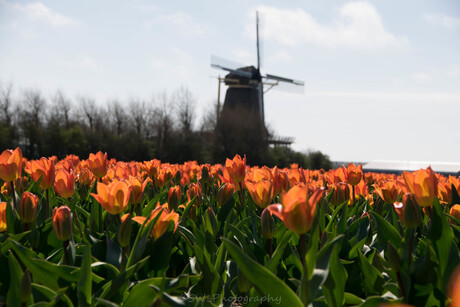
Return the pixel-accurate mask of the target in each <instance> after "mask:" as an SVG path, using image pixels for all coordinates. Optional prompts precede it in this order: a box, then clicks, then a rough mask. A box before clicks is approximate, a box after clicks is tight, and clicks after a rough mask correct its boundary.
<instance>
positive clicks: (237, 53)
mask: <svg viewBox="0 0 460 307" xmlns="http://www.w3.org/2000/svg"><path fill="white" fill-rule="evenodd" d="M232 53H233V56H234V57H235V58H236V60H237V61H239V62H245V63H246V62H249V61H250V60H252V54H251V52H249V51H248V50H247V49H242V48H234V49H232Z"/></svg>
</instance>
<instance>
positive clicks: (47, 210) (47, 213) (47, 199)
mask: <svg viewBox="0 0 460 307" xmlns="http://www.w3.org/2000/svg"><path fill="white" fill-rule="evenodd" d="M44 194H45V216H46V218H49V217H50V216H51V215H50V196H49V193H48V191H45V193H44Z"/></svg>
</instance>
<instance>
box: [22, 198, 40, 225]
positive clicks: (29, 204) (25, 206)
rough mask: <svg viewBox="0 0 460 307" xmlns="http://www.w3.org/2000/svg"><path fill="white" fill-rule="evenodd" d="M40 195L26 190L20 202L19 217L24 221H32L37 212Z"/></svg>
mask: <svg viewBox="0 0 460 307" xmlns="http://www.w3.org/2000/svg"><path fill="white" fill-rule="evenodd" d="M37 206H38V196H37V195H34V194H32V193H30V192H27V191H26V192H24V193H23V194H22V196H21V203H20V204H19V217H20V218H21V221H22V222H23V223H32V222H33V221H34V220H35V215H36V214H37Z"/></svg>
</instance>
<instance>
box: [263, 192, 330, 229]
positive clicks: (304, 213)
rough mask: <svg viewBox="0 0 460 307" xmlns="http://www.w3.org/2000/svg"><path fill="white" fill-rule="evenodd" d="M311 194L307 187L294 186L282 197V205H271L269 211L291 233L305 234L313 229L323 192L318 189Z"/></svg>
mask: <svg viewBox="0 0 460 307" xmlns="http://www.w3.org/2000/svg"><path fill="white" fill-rule="evenodd" d="M309 194H310V193H309V190H308V188H307V187H300V186H294V187H292V188H291V189H290V190H289V191H288V192H286V193H283V194H282V195H281V204H274V205H270V206H268V207H267V209H268V210H269V211H270V212H271V213H273V214H274V215H276V216H277V217H278V218H280V219H281V220H282V221H283V223H284V225H286V227H287V228H289V229H290V230H291V231H293V232H295V233H297V234H305V233H307V231H308V230H309V229H310V227H311V224H312V222H313V218H314V215H315V210H316V205H317V204H318V202H319V201H320V199H321V197H322V194H323V191H322V190H319V189H318V190H316V191H314V192H313V193H312V194H311V195H309Z"/></svg>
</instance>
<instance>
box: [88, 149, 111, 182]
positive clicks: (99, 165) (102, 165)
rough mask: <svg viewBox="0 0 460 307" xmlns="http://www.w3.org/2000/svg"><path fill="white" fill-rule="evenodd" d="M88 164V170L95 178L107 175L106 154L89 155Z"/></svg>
mask: <svg viewBox="0 0 460 307" xmlns="http://www.w3.org/2000/svg"><path fill="white" fill-rule="evenodd" d="M88 164H89V168H90V170H91V171H92V172H93V174H94V176H96V177H97V178H102V177H104V176H105V174H107V153H105V154H103V153H102V152H100V151H99V152H98V153H96V154H92V153H90V154H89V158H88Z"/></svg>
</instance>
